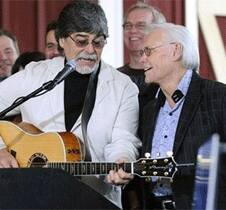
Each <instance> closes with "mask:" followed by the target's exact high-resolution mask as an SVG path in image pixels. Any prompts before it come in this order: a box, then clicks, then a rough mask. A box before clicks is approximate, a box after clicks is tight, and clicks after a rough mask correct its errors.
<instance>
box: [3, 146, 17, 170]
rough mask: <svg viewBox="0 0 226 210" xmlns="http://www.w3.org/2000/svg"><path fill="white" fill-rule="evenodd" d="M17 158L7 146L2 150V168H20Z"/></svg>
mask: <svg viewBox="0 0 226 210" xmlns="http://www.w3.org/2000/svg"><path fill="white" fill-rule="evenodd" d="M18 167H19V165H18V163H17V161H16V159H15V158H14V157H13V156H12V155H11V154H10V153H9V152H8V151H7V149H6V148H4V149H1V150H0V168H18Z"/></svg>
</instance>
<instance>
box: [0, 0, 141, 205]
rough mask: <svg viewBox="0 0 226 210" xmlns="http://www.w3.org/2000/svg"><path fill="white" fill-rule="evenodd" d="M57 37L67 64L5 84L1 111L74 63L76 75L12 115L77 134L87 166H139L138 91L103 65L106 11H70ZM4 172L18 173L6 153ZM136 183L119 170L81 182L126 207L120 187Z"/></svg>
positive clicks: (28, 71) (33, 69)
mask: <svg viewBox="0 0 226 210" xmlns="http://www.w3.org/2000/svg"><path fill="white" fill-rule="evenodd" d="M56 35H57V38H58V41H59V44H60V46H61V47H62V48H63V50H64V54H65V58H63V57H55V58H53V59H51V60H45V61H42V62H37V63H31V64H29V65H28V66H27V67H26V68H25V70H24V71H21V72H19V73H17V74H15V75H13V76H12V78H9V79H8V80H6V81H5V82H4V83H2V84H1V86H0V88H1V93H0V110H3V109H5V108H6V107H7V106H9V105H10V104H12V103H13V101H14V100H15V99H16V98H17V97H19V96H24V95H27V94H28V93H30V92H31V91H33V90H35V89H37V88H38V87H40V86H41V85H42V84H43V83H45V82H47V81H49V80H52V79H53V78H54V77H55V76H56V75H57V73H58V72H59V71H60V70H61V69H63V68H64V65H65V64H66V63H67V62H68V61H75V66H76V67H75V71H74V72H72V73H71V74H70V75H69V76H68V77H67V78H66V79H65V80H64V81H63V82H62V83H60V84H59V85H58V86H57V87H55V88H54V89H53V90H51V91H50V92H48V93H46V94H44V95H41V96H39V97H36V98H33V99H31V100H29V101H27V102H25V103H24V104H22V105H21V106H19V107H18V108H17V109H15V110H13V112H12V113H18V112H21V114H22V119H23V121H26V122H29V123H31V124H34V125H36V126H37V127H38V128H39V129H40V130H42V131H45V132H46V131H70V132H73V133H74V134H75V135H76V136H78V137H79V138H80V139H81V140H82V141H83V143H84V145H86V146H87V147H86V148H85V150H86V152H87V153H86V154H89V155H87V156H86V158H87V159H88V160H89V159H90V160H92V161H96V162H118V163H122V162H125V161H129V162H130V161H134V160H136V158H137V157H138V148H139V147H140V146H141V143H140V140H139V139H138V138H137V137H136V131H137V127H138V112H139V108H138V89H137V87H136V85H135V84H134V83H133V82H132V81H131V80H130V78H129V77H128V76H126V75H124V74H122V73H120V72H119V71H117V70H116V69H114V68H113V67H111V66H109V65H108V64H106V63H105V62H104V61H102V60H101V54H102V51H103V47H104V45H105V44H106V38H107V37H108V26H107V20H106V17H105V14H104V12H103V10H102V8H101V7H100V6H99V5H97V4H94V3H90V2H88V1H84V0H77V1H74V2H73V3H71V4H69V5H67V6H66V7H65V8H64V9H63V10H62V12H61V13H60V15H59V18H58V25H57V30H56ZM9 87H10V88H9ZM87 116H88V120H87ZM0 166H1V167H18V164H17V162H16V160H15V159H14V158H13V157H12V156H11V155H10V154H9V153H8V152H7V150H6V149H4V148H3V149H2V150H1V152H0ZM83 178H84V179H83ZM132 178H133V176H132V175H131V174H127V173H125V172H124V171H123V170H122V169H119V170H111V171H110V172H109V174H108V175H107V176H100V178H97V177H95V176H89V177H82V180H83V181H84V182H86V183H87V184H88V185H90V186H91V187H92V188H93V189H95V190H96V191H98V192H99V193H101V194H102V195H104V196H105V197H106V198H107V199H109V200H110V201H112V202H113V203H114V204H115V205H117V206H118V207H121V186H120V185H124V184H127V183H128V182H129V180H131V179H132ZM100 209H101V207H100Z"/></svg>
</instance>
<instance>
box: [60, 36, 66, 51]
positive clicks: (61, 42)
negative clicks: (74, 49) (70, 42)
mask: <svg viewBox="0 0 226 210" xmlns="http://www.w3.org/2000/svg"><path fill="white" fill-rule="evenodd" d="M64 41H65V39H64V38H60V39H59V45H60V47H61V48H63V49H64Z"/></svg>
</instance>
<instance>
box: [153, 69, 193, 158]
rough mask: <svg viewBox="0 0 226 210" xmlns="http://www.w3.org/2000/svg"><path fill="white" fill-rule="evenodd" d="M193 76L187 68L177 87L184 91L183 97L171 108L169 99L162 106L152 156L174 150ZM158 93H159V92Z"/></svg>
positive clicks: (161, 155)
mask: <svg viewBox="0 0 226 210" xmlns="http://www.w3.org/2000/svg"><path fill="white" fill-rule="evenodd" d="M191 76H192V70H187V71H186V73H185V75H184V76H183V78H182V79H181V81H180V83H179V85H178V87H177V89H178V90H180V91H181V92H182V93H183V95H184V96H183V97H182V98H181V99H180V100H179V101H178V102H177V103H176V105H175V107H174V108H171V107H170V106H169V104H168V102H167V101H165V104H164V106H163V107H161V108H160V111H159V114H158V118H157V123H156V127H155V131H154V137H153V141H152V151H151V157H152V158H158V157H166V156H167V153H168V152H172V151H173V144H174V138H175V134H176V129H177V124H178V120H179V116H180V113H181V109H182V106H183V103H184V100H185V96H186V94H187V91H188V87H189V85H190V81H191ZM157 95H158V93H157Z"/></svg>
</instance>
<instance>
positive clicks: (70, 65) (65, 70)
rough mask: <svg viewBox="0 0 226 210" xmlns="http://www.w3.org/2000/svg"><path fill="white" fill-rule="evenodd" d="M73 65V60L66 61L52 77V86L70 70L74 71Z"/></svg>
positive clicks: (60, 80) (74, 65) (61, 79)
mask: <svg viewBox="0 0 226 210" xmlns="http://www.w3.org/2000/svg"><path fill="white" fill-rule="evenodd" d="M75 67H76V64H75V61H74V60H70V61H68V62H67V63H66V65H65V66H64V68H63V69H62V70H61V71H60V72H59V73H58V74H57V75H56V77H55V78H54V79H53V84H54V86H56V85H58V84H59V83H60V82H62V81H63V80H64V79H65V78H66V77H67V76H68V75H69V74H70V73H71V72H73V71H75Z"/></svg>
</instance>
